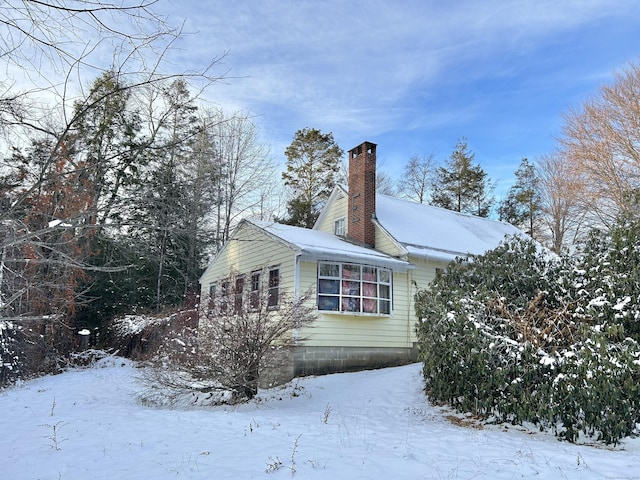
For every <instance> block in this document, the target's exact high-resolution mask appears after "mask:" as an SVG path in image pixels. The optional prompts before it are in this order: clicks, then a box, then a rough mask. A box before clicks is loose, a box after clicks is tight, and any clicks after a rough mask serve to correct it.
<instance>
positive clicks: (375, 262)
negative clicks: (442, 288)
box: [300, 252, 416, 273]
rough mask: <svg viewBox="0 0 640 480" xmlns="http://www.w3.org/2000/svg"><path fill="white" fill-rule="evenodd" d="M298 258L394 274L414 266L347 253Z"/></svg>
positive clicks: (318, 254)
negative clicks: (340, 263) (366, 266)
mask: <svg viewBox="0 0 640 480" xmlns="http://www.w3.org/2000/svg"><path fill="white" fill-rule="evenodd" d="M300 258H301V259H302V260H304V261H308V262H321V261H329V262H331V261H333V262H344V263H355V264H359V265H371V266H373V267H384V268H389V269H391V270H393V271H394V272H400V273H406V272H408V271H409V270H413V269H415V268H416V267H415V265H413V264H412V263H409V262H407V261H405V260H400V259H397V258H393V257H387V258H385V257H364V256H359V255H353V254H349V253H326V252H325V253H312V252H302V253H301V254H300Z"/></svg>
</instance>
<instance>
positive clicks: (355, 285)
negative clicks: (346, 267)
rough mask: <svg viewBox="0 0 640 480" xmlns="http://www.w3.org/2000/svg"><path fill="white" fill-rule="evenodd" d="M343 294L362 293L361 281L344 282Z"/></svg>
mask: <svg viewBox="0 0 640 480" xmlns="http://www.w3.org/2000/svg"><path fill="white" fill-rule="evenodd" d="M342 294H343V295H360V282H347V281H343V282H342Z"/></svg>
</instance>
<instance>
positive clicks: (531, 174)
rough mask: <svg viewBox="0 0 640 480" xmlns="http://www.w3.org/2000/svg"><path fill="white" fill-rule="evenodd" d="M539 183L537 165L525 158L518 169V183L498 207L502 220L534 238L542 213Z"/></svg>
mask: <svg viewBox="0 0 640 480" xmlns="http://www.w3.org/2000/svg"><path fill="white" fill-rule="evenodd" d="M538 183H539V182H538V177H537V175H536V170H535V167H534V166H533V165H532V164H531V163H529V160H527V159H526V158H523V159H522V161H521V162H520V166H519V167H518V170H516V183H515V184H514V185H513V186H512V187H511V188H510V189H509V193H508V194H507V198H505V199H504V200H503V201H502V202H501V203H500V206H499V207H498V215H499V216H500V220H503V221H505V222H509V223H511V224H512V225H515V226H516V227H518V228H521V229H523V230H525V231H526V232H527V234H528V235H529V236H531V237H532V238H535V229H536V223H537V220H538V217H539V216H540V214H541V213H542V211H541V208H542V206H541V199H540V192H539V189H538Z"/></svg>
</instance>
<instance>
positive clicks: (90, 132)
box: [72, 71, 144, 225]
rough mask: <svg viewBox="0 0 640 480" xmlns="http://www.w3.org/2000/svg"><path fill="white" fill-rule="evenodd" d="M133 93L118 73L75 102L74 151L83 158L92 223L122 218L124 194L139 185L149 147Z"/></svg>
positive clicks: (101, 80)
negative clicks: (144, 150)
mask: <svg viewBox="0 0 640 480" xmlns="http://www.w3.org/2000/svg"><path fill="white" fill-rule="evenodd" d="M131 95H132V92H131V90H129V89H128V87H127V85H125V84H124V83H123V82H122V81H121V80H120V79H119V78H118V75H117V74H116V73H115V72H112V71H108V72H105V73H104V74H102V75H101V76H100V77H98V78H97V79H96V80H94V82H93V84H92V85H91V89H90V91H89V95H88V97H87V98H86V99H84V100H81V101H80V100H78V101H76V103H75V104H74V115H75V118H76V123H75V125H74V129H73V135H72V138H73V149H74V150H75V152H76V155H78V156H83V157H84V159H85V161H86V163H87V168H86V169H85V171H84V173H83V175H84V177H85V178H86V180H87V182H88V183H89V184H90V186H91V189H92V196H93V205H92V210H93V212H92V214H91V217H90V221H91V223H94V224H98V225H102V224H104V223H105V221H107V220H118V219H119V215H120V210H121V209H122V208H123V205H122V204H121V203H120V201H121V200H122V192H123V190H126V189H127V188H128V187H130V186H131V185H132V184H135V183H136V179H137V175H138V172H139V171H140V169H141V168H142V165H141V162H143V158H142V155H141V153H142V151H143V147H144V143H143V141H142V139H141V138H140V136H139V133H140V129H141V125H140V117H139V113H138V112H137V111H136V109H135V108H133V107H132V103H133V102H132V97H131Z"/></svg>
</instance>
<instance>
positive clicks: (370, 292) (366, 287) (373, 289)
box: [362, 283, 378, 297]
mask: <svg viewBox="0 0 640 480" xmlns="http://www.w3.org/2000/svg"><path fill="white" fill-rule="evenodd" d="M377 287H378V285H377V284H376V283H363V284H362V295H363V296H365V297H377V296H378V288H377Z"/></svg>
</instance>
